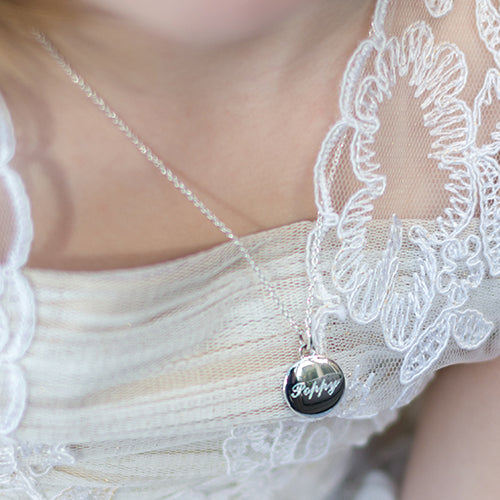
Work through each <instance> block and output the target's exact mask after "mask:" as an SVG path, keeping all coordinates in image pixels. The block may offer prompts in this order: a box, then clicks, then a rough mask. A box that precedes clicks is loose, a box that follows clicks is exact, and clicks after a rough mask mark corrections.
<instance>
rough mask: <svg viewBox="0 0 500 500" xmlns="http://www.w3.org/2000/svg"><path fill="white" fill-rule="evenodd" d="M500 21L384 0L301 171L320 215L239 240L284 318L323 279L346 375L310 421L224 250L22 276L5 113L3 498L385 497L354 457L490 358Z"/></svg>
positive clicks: (24, 218)
mask: <svg viewBox="0 0 500 500" xmlns="http://www.w3.org/2000/svg"><path fill="white" fill-rule="evenodd" d="M499 9H500V4H499V2H498V1H497V0H470V1H469V0H467V1H465V0H455V2H454V1H453V0H411V1H410V0H406V1H405V0H379V1H378V3H377V7H376V10H375V14H374V19H373V24H372V30H371V32H370V34H369V35H367V39H366V40H365V41H363V42H362V43H361V44H360V45H359V47H358V49H357V50H356V52H355V53H354V54H353V56H352V58H351V60H350V63H349V65H348V67H347V69H346V72H345V75H344V78H343V80H342V92H341V101H340V107H341V118H340V120H339V122H338V123H336V124H335V125H334V126H333V127H332V129H331V130H330V132H329V133H328V136H327V137H326V139H325V141H324V143H323V146H322V148H321V152H320V154H319V157H318V162H317V165H316V167H315V178H314V181H313V179H311V182H314V183H315V189H316V201H317V207H318V213H319V217H318V220H317V222H315V223H313V222H307V221H306V222H298V223H295V224H292V225H290V226H286V227H281V228H277V229H273V230H269V231H266V232H263V233H259V234H256V235H252V236H248V237H246V238H244V242H245V244H246V245H247V246H248V248H249V250H250V252H251V254H252V256H253V258H254V259H255V260H256V261H257V262H258V264H259V265H260V266H261V268H262V269H263V270H264V272H265V274H266V276H267V277H268V279H269V280H270V281H271V282H272V283H273V284H274V286H275V287H276V289H277V291H278V293H279V294H280V297H281V300H282V301H283V302H285V303H286V304H287V307H289V309H290V310H291V312H292V315H294V317H295V318H298V319H300V318H301V317H302V316H303V314H304V308H305V302H306V297H307V292H308V288H309V283H313V284H314V300H315V315H314V323H313V325H314V328H313V335H314V339H315V344H316V346H317V347H318V350H319V351H320V352H322V353H324V354H326V355H328V356H329V357H330V358H332V359H334V360H335V361H336V362H337V363H338V364H339V365H340V366H341V367H342V368H343V370H344V372H345V375H346V381H347V383H346V391H345V394H344V396H343V397H342V399H341V401H340V403H339V404H338V405H337V406H336V407H335V408H334V410H333V411H332V412H331V413H330V414H328V415H327V416H325V417H324V418H320V419H313V420H311V419H306V418H300V417H298V416H296V415H294V414H292V413H291V411H290V410H289V408H288V407H287V405H286V404H285V402H284V400H283V395H282V389H281V385H282V380H283V376H284V374H285V373H286V371H287V370H288V368H289V367H290V365H291V364H293V363H294V362H295V361H296V360H297V337H296V334H295V333H294V332H293V330H292V329H291V328H290V325H289V324H288V322H287V321H286V320H285V319H284V318H283V317H282V315H280V314H279V312H278V311H277V309H276V306H275V304H274V302H273V301H272V300H271V299H269V297H267V296H266V295H265V294H264V293H263V291H262V288H261V285H260V283H259V281H258V279H257V278H256V277H255V275H254V274H253V272H252V271H251V269H250V268H249V266H248V264H247V262H246V261H245V260H243V259H242V258H241V256H240V254H239V253H238V251H237V249H235V248H234V246H233V245H232V244H231V243H227V244H223V245H220V246H218V247H216V248H213V249H211V250H208V251H205V252H201V253H198V254H195V255H192V256H189V257H186V258H182V259H178V260H174V261H171V262H167V263H164V264H159V265H154V266H150V267H147V268H139V269H130V270H118V271H105V272H58V271H47V270H36V269H29V268H25V267H24V265H25V263H26V262H27V258H28V255H29V249H30V242H31V239H32V225H31V217H30V210H29V201H28V199H27V196H26V193H25V190H24V188H23V184H22V182H21V180H20V177H19V176H18V174H17V173H16V172H15V171H14V170H13V169H12V168H11V167H9V162H10V160H11V159H12V157H13V155H14V146H15V141H14V132H13V128H12V123H11V121H10V118H9V114H8V111H7V109H6V107H5V105H4V104H3V103H0V243H1V244H0V248H2V249H3V253H2V255H1V256H0V257H1V261H0V262H1V263H0V391H1V392H0V496H1V497H2V498H6V499H25V498H26V499H78V500H83V499H111V498H113V499H118V500H120V499H134V500H135V499H138V500H141V499H144V500H146V499H147V500H155V499H167V498H168V499H170V498H176V499H195V500H197V499H244V498H250V499H252V498H259V499H266V498H269V499H290V498H315V499H316V498H317V499H321V498H333V499H342V498H357V499H359V500H361V499H371V500H375V499H380V500H382V499H391V498H394V497H395V495H396V487H395V485H394V483H393V482H392V480H391V478H390V476H389V475H384V474H383V473H382V472H381V471H379V472H373V471H372V472H370V471H369V469H370V466H365V465H363V464H362V463H361V461H360V460H359V459H358V460H354V461H353V460H352V458H351V456H352V451H353V448H354V447H357V446H362V445H364V444H365V443H366V441H367V439H368V438H369V437H370V436H371V435H372V434H373V433H375V432H378V431H382V430H383V429H384V428H385V427H386V426H387V425H388V424H389V423H390V422H392V421H393V420H394V419H395V418H396V417H397V414H398V409H399V408H401V407H403V406H404V405H406V404H408V403H409V402H410V401H412V400H413V399H414V398H415V397H416V396H417V395H418V394H419V393H420V392H421V391H422V390H423V389H424V387H425V386H426V384H427V383H428V382H429V380H430V379H431V378H432V376H433V374H434V373H435V371H436V370H437V369H439V368H442V367H444V366H446V365H450V364H454V363H462V362H476V361H482V360H487V359H492V358H494V357H496V356H498V355H499V354H500V338H499V333H498V327H499V322H500V310H499V308H498V297H499V294H500V280H499V278H498V276H499V275H500V182H499V180H500V179H499V176H500V167H499V164H498V154H499V151H500V133H499V128H500V125H499V124H500V71H499V68H500V48H499V47H500V11H499ZM497 118H498V119H497ZM334 164H335V165H337V167H336V171H332V170H333V168H332V165H334ZM338 175H342V176H344V178H345V179H351V180H350V181H349V182H348V183H347V185H349V186H350V189H348V190H345V189H344V188H343V191H342V192H339V191H338V188H337V183H336V182H335V180H336V178H337V177H336V176H338ZM344 185H346V184H344ZM402 198H403V199H404V200H405V204H406V205H408V206H410V205H412V206H413V207H415V206H417V208H418V210H417V211H416V213H418V214H419V217H418V218H417V219H415V218H413V219H409V218H408V217H407V216H406V214H405V204H403V205H402V204H401V203H400V200H401V199H402ZM398 200H399V201H398ZM413 211H414V212H415V210H413ZM315 247H317V248H319V254H318V262H317V265H313V263H312V262H311V258H310V256H311V254H312V252H311V249H312V248H315ZM346 477H347V478H349V480H348V481H345V478H346Z"/></svg>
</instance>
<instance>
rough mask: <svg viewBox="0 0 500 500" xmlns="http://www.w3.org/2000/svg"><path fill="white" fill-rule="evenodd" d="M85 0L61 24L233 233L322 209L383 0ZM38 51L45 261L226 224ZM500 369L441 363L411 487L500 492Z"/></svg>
mask: <svg viewBox="0 0 500 500" xmlns="http://www.w3.org/2000/svg"><path fill="white" fill-rule="evenodd" d="M180 4H181V5H182V6H183V7H182V9H181V8H180V7H179V5H180ZM84 5H85V6H88V7H89V9H90V10H89V16H88V17H85V18H84V19H81V20H80V21H75V24H74V25H65V26H62V25H60V26H58V25H56V26H55V27H54V28H53V30H52V31H51V32H50V33H49V35H50V36H51V37H52V38H53V39H54V41H55V42H56V43H58V44H60V45H62V46H64V47H65V52H66V54H67V56H68V58H69V59H70V60H71V61H72V63H73V65H74V66H75V67H78V68H81V71H82V72H84V73H85V76H86V77H87V78H88V79H89V80H91V81H92V82H93V83H94V84H95V85H96V87H98V88H99V90H100V91H101V93H102V94H104V95H106V96H112V101H113V106H114V107H115V108H117V109H118V110H119V111H120V114H121V115H122V116H123V117H125V118H126V119H127V121H128V122H130V123H131V124H133V127H134V129H136V130H138V131H140V135H141V136H142V137H144V138H147V142H148V143H150V144H151V145H152V146H153V147H154V149H155V150H156V151H157V152H158V153H159V154H160V156H162V157H164V158H166V159H167V160H168V162H169V163H170V164H171V165H172V166H173V167H174V168H175V170H176V172H178V173H179V174H180V175H181V176H182V177H183V178H184V179H186V181H187V182H188V184H189V185H190V186H191V187H193V188H195V189H196V190H197V192H198V193H199V194H200V196H201V197H202V199H203V200H204V201H206V202H207V204H209V206H210V207H211V208H213V210H214V212H215V213H217V215H219V216H220V217H221V218H222V219H223V220H224V221H226V222H227V223H228V224H229V225H230V227H231V228H232V229H233V230H234V231H235V233H236V234H238V235H243V234H249V233H254V232H257V231H261V230H265V229H268V228H272V227H277V226H280V225H284V224H288V223H291V222H294V221H298V220H312V219H314V218H315V216H316V207H315V204H314V199H313V186H312V167H313V164H314V160H315V156H316V154H317V151H318V147H319V144H320V143H321V140H322V138H323V137H324V135H325V133H326V131H327V130H328V127H329V125H331V124H332V123H333V122H334V121H335V120H336V119H337V117H338V107H337V101H338V87H339V75H340V74H342V71H343V69H344V67H345V64H346V62H347V60H348V58H349V56H350V54H351V53H352V50H353V49H354V48H355V47H356V45H357V43H359V41H360V40H362V39H363V38H365V37H366V34H367V33H368V30H369V20H370V15H371V12H372V9H373V2H371V1H369V0H352V1H350V2H345V1H344V0H259V1H256V0H252V1H250V0H238V1H236V0H218V1H214V0H190V1H185V2H178V1H176V0H170V1H163V2H161V1H158V0H145V1H142V2H135V1H133V0H128V1H120V0H86V1H85V2H84ZM95 5H99V6H100V7H101V8H102V9H103V11H96V12H93V11H92V7H93V6H95ZM208 6H210V8H208ZM165 20H168V22H166V21H165ZM34 50H35V49H34ZM37 57H39V59H40V61H41V63H40V64H41V65H42V68H43V69H44V71H40V72H39V77H38V79H37V82H36V86H33V87H30V85H29V84H26V85H25V86H24V87H23V88H22V89H21V90H19V91H17V90H16V87H15V86H14V85H13V84H12V83H11V82H10V80H9V79H4V80H0V86H1V87H2V91H3V92H4V94H5V95H6V97H7V100H8V102H9V105H10V107H11V111H12V113H13V116H14V121H15V123H19V124H22V123H25V122H26V117H27V116H29V117H31V118H30V119H31V120H32V121H31V123H30V125H31V126H26V127H25V128H22V127H21V125H20V126H19V128H18V130H17V133H18V136H19V148H18V155H17V157H16V166H17V167H18V169H19V170H20V172H21V174H22V175H23V177H24V178H25V182H26V184H27V187H28V190H29V192H30V197H31V200H32V204H33V213H34V219H35V220H34V222H35V241H34V248H33V252H32V257H31V260H30V265H31V266H34V267H45V268H69V269H102V268H109V267H134V266H139V265H144V264H150V263H152V262H158V261H162V260H168V259H172V258H177V257H182V256H184V255H187V254H190V253H193V252H195V251H199V250H201V249H205V248H209V247H211V246H213V245H216V244H218V243H222V242H224V241H225V238H224V236H223V235H221V234H220V233H219V232H218V231H216V230H215V229H214V228H213V227H212V226H211V225H210V224H209V223H208V222H207V221H206V220H205V219H204V218H203V217H202V216H201V215H200V214H199V213H198V212H197V211H196V210H195V209H193V208H192V207H190V206H189V204H188V202H186V200H185V199H183V198H182V197H181V196H180V195H179V194H178V193H176V192H175V191H174V190H173V189H172V188H171V187H170V186H169V185H168V184H167V183H166V181H165V180H164V179H162V178H161V177H159V175H158V173H157V172H156V171H155V170H154V169H153V168H152V167H151V166H150V165H149V164H148V163H147V162H146V161H144V160H143V159H141V158H140V157H139V156H137V155H136V154H135V152H134V150H133V149H132V148H131V147H130V146H129V145H128V144H127V142H126V140H125V139H124V138H123V137H122V136H120V135H119V134H118V133H117V132H116V130H115V129H114V128H113V127H112V126H111V125H110V124H109V123H108V122H107V121H106V119H105V118H103V117H102V116H100V115H99V114H98V112H97V111H96V110H95V109H93V108H92V107H91V106H90V105H89V103H88V102H87V101H86V100H85V98H84V97H82V96H81V95H80V94H79V93H78V91H77V90H76V89H75V88H73V87H71V85H70V84H68V82H67V80H66V79H65V77H64V76H62V75H61V73H60V72H59V70H58V69H57V68H55V67H54V65H53V63H52V62H51V61H50V60H49V59H47V58H44V56H43V54H42V53H40V54H38V56H37ZM326 60H327V61H329V63H328V64H323V62H324V61H326ZM68 110H72V115H71V116H72V119H71V120H70V121H69V120H68ZM40 128H42V129H43V134H41V133H39V132H34V130H39V129H40ZM298 138H299V139H298ZM33 144H35V146H33ZM33 158H36V159H37V160H36V162H34V161H33ZM284 172H286V175H284ZM339 182H342V180H341V179H340V180H339ZM110 186H111V187H112V189H111V191H110V189H109V187H110ZM131 200H132V201H131ZM393 202H394V200H393ZM400 203H401V205H400V206H399V207H398V206H396V207H394V211H396V212H398V213H400V214H402V216H405V215H408V216H419V215H421V214H419V213H415V210H416V209H414V207H408V204H407V203H406V200H405V199H402V200H401V201H400ZM37 207H39V208H37ZM41 207H43V209H42V208H41ZM405 210H406V211H408V212H405ZM165 214H175V217H166V216H165ZM44 235H45V236H44ZM499 385H500V363H499V361H492V362H489V363H483V364H479V365H462V366H455V367H453V368H450V369H445V370H443V371H442V372H441V373H440V374H439V375H438V376H437V377H436V380H435V381H434V383H433V385H432V387H431V389H430V390H429V392H428V395H427V398H426V404H425V410H424V412H423V414H422V416H421V418H420V424H419V430H418V433H417V437H416V441H415V446H414V450H413V452H412V455H411V459H410V463H409V467H408V471H407V474H406V479H405V482H404V487H403V492H402V498H403V499H404V500H413V499H421V498H426V499H431V500H432V499H436V500H437V499H440V500H442V499H454V500H460V499H464V500H466V499H471V498H481V499H495V498H497V496H498V478H497V467H498V463H500V442H499V441H500V433H499V432H498V428H497V427H498V426H497V421H498V415H500V403H499V398H498V397H497V395H498V386H499ZM472 421H473V422H474V425H471V422H472Z"/></svg>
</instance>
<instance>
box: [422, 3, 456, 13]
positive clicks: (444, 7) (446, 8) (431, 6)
mask: <svg viewBox="0 0 500 500" xmlns="http://www.w3.org/2000/svg"><path fill="white" fill-rule="evenodd" d="M425 6H426V7H427V10H428V11H429V14H430V15H431V16H433V17H443V16H445V15H446V14H449V13H450V11H451V9H453V0H425Z"/></svg>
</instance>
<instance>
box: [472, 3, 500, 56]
mask: <svg viewBox="0 0 500 500" xmlns="http://www.w3.org/2000/svg"><path fill="white" fill-rule="evenodd" d="M476 22H477V29H478V32H479V36H480V37H481V40H483V42H484V44H485V46H486V48H487V49H488V50H489V51H490V52H491V53H492V54H493V57H494V58H495V62H496V64H497V66H500V12H499V11H498V9H497V8H495V7H494V6H493V5H492V3H491V0H476Z"/></svg>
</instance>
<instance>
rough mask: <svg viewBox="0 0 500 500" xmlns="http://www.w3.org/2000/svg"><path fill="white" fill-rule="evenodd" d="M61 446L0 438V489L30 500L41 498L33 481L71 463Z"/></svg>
mask: <svg viewBox="0 0 500 500" xmlns="http://www.w3.org/2000/svg"><path fill="white" fill-rule="evenodd" d="M73 462H74V460H73V457H72V456H71V455H70V454H69V453H68V452H67V451H66V449H65V448H64V446H62V445H59V446H48V445H40V444H36V445H35V444H31V443H20V442H18V441H15V440H14V439H11V438H6V437H4V438H1V439H0V490H7V491H9V490H10V491H12V490H14V491H22V492H24V493H26V494H28V495H29V497H30V498H33V499H37V500H38V499H40V500H42V499H44V498H45V497H44V496H43V495H42V494H41V493H40V492H39V490H38V488H37V479H38V478H40V477H42V476H44V475H46V474H48V473H49V472H50V471H51V470H52V469H53V468H54V467H55V466H57V465H71V464H73Z"/></svg>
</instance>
